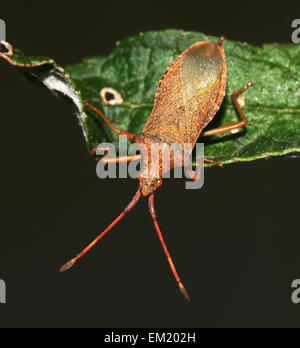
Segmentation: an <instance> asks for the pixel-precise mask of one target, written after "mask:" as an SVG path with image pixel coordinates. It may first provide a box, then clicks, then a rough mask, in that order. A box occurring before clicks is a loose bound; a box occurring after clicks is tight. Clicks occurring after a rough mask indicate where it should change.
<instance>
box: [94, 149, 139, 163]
mask: <svg viewBox="0 0 300 348" xmlns="http://www.w3.org/2000/svg"><path fill="white" fill-rule="evenodd" d="M111 150H112V149H111V147H97V148H95V149H94V150H92V151H90V154H91V155H96V153H97V151H108V152H107V154H106V155H104V156H103V157H102V158H101V161H102V162H104V163H120V162H131V161H135V160H139V159H141V157H142V156H141V155H128V156H121V157H113V158H111V157H108V158H107V156H108V155H109V154H110V153H111Z"/></svg>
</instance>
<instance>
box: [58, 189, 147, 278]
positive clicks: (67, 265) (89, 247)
mask: <svg viewBox="0 0 300 348" xmlns="http://www.w3.org/2000/svg"><path fill="white" fill-rule="evenodd" d="M140 197H141V191H140V188H138V190H137V192H136V194H135V195H134V197H133V199H132V200H131V202H130V203H129V204H128V205H127V207H126V208H125V209H124V210H123V212H122V213H121V214H120V215H119V216H118V217H117V218H116V219H115V220H114V221H113V222H112V223H111V224H110V225H109V226H108V227H107V228H106V229H105V230H104V231H103V232H102V233H101V234H100V235H99V236H98V237H97V238H96V239H94V241H93V242H92V243H91V244H89V245H88V246H87V247H86V248H85V249H83V250H82V251H81V253H79V254H78V255H77V256H76V257H74V258H73V259H71V260H70V261H68V262H67V263H66V264H65V265H64V266H63V267H61V269H60V272H65V271H67V270H68V269H70V268H71V267H72V266H73V265H74V264H75V263H76V262H77V261H78V260H79V259H80V258H81V257H82V256H83V255H84V254H86V253H87V252H88V251H89V250H90V249H91V248H92V247H93V246H94V245H95V244H96V243H98V242H99V240H100V239H101V238H102V237H104V236H105V234H106V233H107V232H108V231H110V230H111V229H112V228H113V227H114V226H115V225H116V224H117V223H118V222H119V221H120V220H121V219H122V218H123V217H124V216H125V215H126V214H127V213H128V212H129V211H130V210H131V209H132V208H133V207H134V206H135V205H136V204H137V202H138V201H139V199H140Z"/></svg>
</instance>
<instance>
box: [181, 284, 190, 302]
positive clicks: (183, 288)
mask: <svg viewBox="0 0 300 348" xmlns="http://www.w3.org/2000/svg"><path fill="white" fill-rule="evenodd" d="M178 285H179V289H180V291H181V293H182V295H183V296H184V298H185V299H186V300H187V301H190V300H191V299H190V296H189V294H188V292H187V291H186V290H185V287H184V286H183V284H182V283H181V282H179V283H178Z"/></svg>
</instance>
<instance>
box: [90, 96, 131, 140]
mask: <svg viewBox="0 0 300 348" xmlns="http://www.w3.org/2000/svg"><path fill="white" fill-rule="evenodd" d="M84 104H85V106H87V107H88V108H90V109H91V110H93V111H95V112H96V113H97V114H98V115H99V116H100V117H102V118H103V120H104V121H105V122H106V123H107V124H108V125H109V127H110V128H111V129H112V130H113V131H114V132H115V133H117V134H118V135H125V136H126V137H127V138H128V139H131V140H133V141H134V139H135V137H136V135H135V134H132V133H129V132H126V131H123V130H121V129H118V128H116V127H115V126H114V125H113V124H112V123H111V122H110V121H109V119H108V118H107V117H106V116H104V114H103V113H102V111H100V110H99V109H98V108H96V107H95V106H93V105H91V104H89V103H88V102H87V101H85V102H84Z"/></svg>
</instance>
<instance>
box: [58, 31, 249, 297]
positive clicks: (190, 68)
mask: <svg viewBox="0 0 300 348" xmlns="http://www.w3.org/2000/svg"><path fill="white" fill-rule="evenodd" d="M223 40H224V38H223V37H222V38H221V40H220V42H219V43H218V44H215V43H213V42H209V41H199V42H196V43H195V44H194V45H192V46H191V47H189V48H188V49H187V50H186V51H184V52H183V53H182V54H181V55H180V56H178V57H177V59H176V60H175V61H174V62H173V63H172V64H171V65H170V66H169V67H168V68H167V70H166V72H165V74H164V75H163V77H162V79H161V81H160V83H159V87H158V89H157V92H156V95H155V101H154V107H153V110H152V113H151V115H150V117H149V119H148V121H147V123H146V125H145V127H144V129H143V131H142V133H140V134H138V135H135V134H131V133H129V132H126V131H123V130H120V129H117V128H115V127H114V126H113V125H112V124H111V122H110V121H109V120H108V119H107V118H106V117H105V116H104V115H103V114H102V112H101V111H100V110H98V109H97V108H95V107H94V106H92V105H90V104H89V103H88V102H85V105H86V106H87V107H89V108H90V109H92V110H93V111H95V112H96V113H97V114H98V115H100V116H101V117H102V118H103V120H104V121H105V122H106V123H107V124H108V125H109V126H110V127H111V128H112V129H113V131H115V132H116V133H117V134H119V135H125V136H126V137H128V138H129V139H131V140H133V141H135V142H136V143H137V144H139V145H140V146H141V145H143V146H141V154H139V155H133V156H124V157H118V158H106V157H103V158H102V159H101V160H102V161H104V162H124V161H132V160H139V159H141V158H142V160H143V161H144V162H145V161H148V163H147V165H146V166H145V168H146V169H145V170H142V172H141V173H140V175H139V180H140V185H139V188H138V190H137V192H136V194H135V196H134V197H133V199H132V200H131V202H130V203H129V204H128V206H127V207H126V208H125V209H124V211H123V212H122V213H121V215H120V216H119V217H118V218H117V219H115V220H114V221H113V222H112V224H111V225H109V226H108V227H107V228H106V229H105V230H104V231H103V232H102V233H101V234H100V235H99V236H98V237H97V238H96V239H95V240H94V241H93V242H92V243H91V244H90V245H89V246H87V247H86V248H85V249H84V250H83V251H82V252H81V253H79V254H78V255H77V256H76V257H75V258H73V259H72V260H70V261H69V262H68V263H66V264H65V265H64V266H63V267H62V268H61V270H60V271H61V272H63V271H66V270H67V269H69V268H70V267H72V266H73V265H74V263H75V262H76V261H77V260H78V259H79V258H81V257H82V256H83V255H84V254H85V253H86V252H87V251H88V250H90V249H91V248H92V247H93V246H94V245H95V244H96V243H97V242H98V241H99V240H100V239H101V238H102V237H103V236H104V235H105V234H106V233H107V232H108V231H109V230H111V228H112V227H113V226H115V225H116V224H117V223H118V222H119V221H120V220H121V219H122V218H123V217H124V215H125V214H126V213H128V212H129V211H130V210H131V209H132V208H133V207H134V206H135V205H136V203H137V202H138V200H139V199H140V197H141V195H143V196H144V197H146V196H149V212H150V215H151V217H152V219H153V222H154V226H155V229H156V231H157V234H158V236H159V239H160V241H161V244H162V247H163V249H164V252H165V254H166V256H167V259H168V262H169V265H170V267H171V270H172V272H173V274H174V276H175V278H176V280H177V282H178V285H179V288H180V290H181V292H182V293H183V295H184V297H185V298H186V299H187V300H189V296H188V293H187V291H186V290H185V288H184V286H183V284H182V282H181V280H180V278H179V276H178V274H177V271H176V269H175V266H174V264H173V261H172V259H171V256H170V254H169V251H168V249H167V247H166V244H165V242H164V239H163V236H162V234H161V231H160V228H159V225H158V222H157V217H156V212H155V208H154V192H155V190H156V189H157V188H158V187H159V186H161V184H162V175H163V173H165V172H167V171H169V170H170V169H172V168H174V167H177V166H184V165H186V163H183V157H184V158H186V155H190V153H191V151H192V148H193V147H194V145H195V143H196V141H197V139H198V137H199V136H200V135H201V136H209V135H214V134H218V133H223V132H227V131H230V130H233V129H237V128H240V127H243V126H245V125H246V123H247V119H246V117H245V116H244V114H243V112H242V110H241V108H240V106H239V104H238V102H237V100H236V97H237V96H238V95H239V94H241V93H242V92H244V91H245V90H246V89H247V88H248V87H250V86H251V85H252V83H251V82H248V84H247V85H246V86H245V87H244V88H242V89H240V90H239V91H237V92H235V93H234V94H233V95H232V101H233V103H234V105H235V107H236V109H237V111H238V113H239V114H240V116H241V118H242V120H241V121H239V122H236V123H233V124H230V125H228V126H223V127H219V128H215V129H211V130H208V131H204V128H205V127H206V126H207V124H208V123H209V122H210V121H211V120H212V119H213V117H214V116H215V114H216V112H217V111H218V109H219V108H220V105H221V103H222V101H223V98H224V96H225V89H226V80H227V68H226V57H225V53H224V50H223V49H222V48H221V45H222V42H223ZM154 143H155V144H157V143H159V144H160V143H163V144H171V143H178V144H180V145H181V146H180V148H179V149H178V150H177V151H175V152H174V153H173V156H172V158H171V161H169V165H167V166H164V165H163V163H164V161H163V159H164V150H162V151H161V152H159V154H158V155H157V154H156V155H157V156H159V158H158V166H156V167H153V166H152V167H151V164H152V163H153V161H152V160H153V158H151V150H152V146H153V144H154ZM186 143H190V144H191V145H192V146H191V147H190V149H189V151H188V152H189V153H187V154H186V153H184V151H186V150H185V149H184V144H186ZM98 149H100V148H98ZM98 149H95V150H93V151H91V153H92V154H94V153H96V150H98ZM101 150H108V149H105V148H101ZM145 151H147V154H148V156H146V154H145ZM149 154H150V155H149ZM168 155H169V153H168ZM204 160H205V161H207V162H210V163H214V164H217V165H219V166H222V164H220V163H217V162H215V161H213V160H209V159H204ZM187 174H188V175H190V177H191V179H193V180H196V179H197V178H198V177H199V175H200V172H199V171H198V173H197V174H196V175H195V174H194V173H193V172H192V171H189V170H188V171H187Z"/></svg>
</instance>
